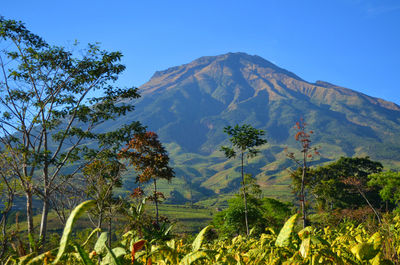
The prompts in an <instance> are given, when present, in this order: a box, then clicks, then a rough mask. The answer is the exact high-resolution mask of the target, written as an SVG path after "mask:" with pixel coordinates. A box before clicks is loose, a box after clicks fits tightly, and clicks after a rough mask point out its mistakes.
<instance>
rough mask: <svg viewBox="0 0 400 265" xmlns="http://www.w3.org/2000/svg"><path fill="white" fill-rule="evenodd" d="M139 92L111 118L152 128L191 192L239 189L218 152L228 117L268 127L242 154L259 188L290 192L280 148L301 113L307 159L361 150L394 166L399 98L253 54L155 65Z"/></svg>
mask: <svg viewBox="0 0 400 265" xmlns="http://www.w3.org/2000/svg"><path fill="white" fill-rule="evenodd" d="M140 93H141V95H142V97H141V99H139V100H136V101H133V102H132V104H134V105H135V106H136V110H135V111H134V112H132V113H131V114H130V115H129V117H128V118H126V117H125V118H124V119H120V120H117V121H115V123H114V124H113V125H112V126H117V125H118V124H122V123H124V122H126V121H127V119H128V120H139V121H141V122H142V123H143V124H145V125H147V126H148V128H149V130H153V131H156V132H157V133H158V134H159V135H160V138H161V140H162V141H163V143H165V145H166V146H167V148H168V150H169V152H170V155H171V158H172V163H173V166H174V168H175V171H176V173H177V177H178V178H177V179H176V180H175V181H174V182H173V185H172V187H173V188H174V189H176V191H178V192H180V193H181V194H182V195H184V196H185V197H188V196H189V188H188V187H190V189H191V190H192V192H193V196H194V198H196V199H201V198H205V197H206V196H210V195H212V194H224V193H229V192H233V191H235V190H236V189H237V188H238V187H239V185H240V180H239V168H238V166H239V163H238V161H235V160H227V159H225V158H224V157H223V155H222V153H221V152H219V151H218V150H219V148H220V146H221V145H223V144H228V141H227V136H226V135H225V134H224V133H223V128H224V127H225V126H227V125H235V124H244V123H247V124H250V125H252V126H254V127H256V128H258V129H263V130H265V131H266V139H267V140H268V144H267V145H265V146H263V147H262V152H261V154H260V155H258V156H257V157H255V158H252V159H251V160H249V161H248V165H247V166H246V171H247V172H251V173H252V174H253V175H256V176H257V179H258V181H259V183H260V185H261V186H262V188H263V189H264V190H265V192H266V194H269V195H273V196H277V197H284V196H288V191H289V186H288V185H289V184H290V181H289V177H288V175H289V174H288V172H287V171H286V169H287V168H288V167H290V166H293V163H292V162H291V161H290V160H288V159H286V155H285V150H284V149H285V147H287V146H288V147H289V149H290V148H296V146H298V145H297V143H296V142H295V140H294V137H293V135H294V131H293V125H294V124H295V123H296V121H298V120H299V119H300V117H303V118H304V119H305V121H306V122H307V124H308V128H309V129H310V130H313V131H314V132H315V133H314V135H313V137H312V142H313V144H314V145H315V146H318V147H319V148H320V152H321V157H320V158H318V159H317V160H316V161H314V163H324V162H327V161H331V160H335V159H337V158H339V157H340V156H365V155H369V156H370V157H371V158H372V159H374V160H378V161H381V162H383V163H384V164H385V165H386V166H388V167H392V168H399V167H400V162H399V161H400V140H399V135H400V107H399V106H398V105H396V104H394V103H392V102H388V101H385V100H382V99H379V98H374V97H370V96H368V95H365V94H362V93H359V92H356V91H354V90H351V89H347V88H344V87H340V86H337V85H334V84H330V83H328V82H323V81H317V82H315V83H310V82H307V81H305V80H303V79H302V78H300V77H299V76H297V75H296V74H294V73H292V72H289V71H287V70H285V69H282V68H280V67H278V66H276V65H274V64H273V63H271V62H269V61H267V60H265V59H263V58H261V57H259V56H255V55H254V56H252V55H248V54H246V53H228V54H224V55H220V56H205V57H201V58H199V59H197V60H194V61H192V62H190V63H188V64H184V65H181V66H175V67H172V68H169V69H167V70H164V71H159V72H156V73H155V74H154V75H153V76H152V78H151V79H150V80H149V81H148V82H147V83H145V84H144V85H142V86H141V87H140ZM105 126H110V125H105ZM297 149H299V148H298V147H297ZM165 188H166V189H167V186H165ZM171 189H172V188H169V190H171ZM169 190H168V191H169Z"/></svg>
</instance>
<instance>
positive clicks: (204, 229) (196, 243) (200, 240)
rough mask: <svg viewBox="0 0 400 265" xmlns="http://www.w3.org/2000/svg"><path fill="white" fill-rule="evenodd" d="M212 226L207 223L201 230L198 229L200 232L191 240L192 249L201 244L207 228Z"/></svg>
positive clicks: (198, 247) (195, 249)
mask: <svg viewBox="0 0 400 265" xmlns="http://www.w3.org/2000/svg"><path fill="white" fill-rule="evenodd" d="M211 228H212V226H211V225H208V226H206V227H204V228H203V230H201V231H200V233H199V234H198V235H197V236H196V238H195V240H194V241H193V244H192V250H193V251H197V250H199V249H200V248H201V245H202V244H203V241H204V235H205V234H206V233H207V231H208V230H210V229H211Z"/></svg>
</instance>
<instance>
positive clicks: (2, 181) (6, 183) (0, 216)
mask: <svg viewBox="0 0 400 265" xmlns="http://www.w3.org/2000/svg"><path fill="white" fill-rule="evenodd" d="M16 182H17V179H16V178H15V176H14V175H13V170H12V165H10V160H9V157H8V155H7V152H6V151H2V152H0V230H1V232H0V263H2V262H3V257H4V254H5V253H6V252H7V249H8V243H9V240H10V233H7V221H8V217H9V214H10V213H11V210H12V207H13V203H14V199H15V197H16V196H17V195H18V188H17V187H18V186H17V183H16Z"/></svg>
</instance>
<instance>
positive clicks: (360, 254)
mask: <svg viewBox="0 0 400 265" xmlns="http://www.w3.org/2000/svg"><path fill="white" fill-rule="evenodd" d="M351 252H352V253H353V254H354V256H356V257H357V259H358V260H360V261H364V260H365V261H366V260H370V259H372V258H373V257H375V256H376V254H378V252H379V250H375V249H374V245H373V244H372V243H368V242H363V243H358V244H356V245H354V246H353V247H352V248H351Z"/></svg>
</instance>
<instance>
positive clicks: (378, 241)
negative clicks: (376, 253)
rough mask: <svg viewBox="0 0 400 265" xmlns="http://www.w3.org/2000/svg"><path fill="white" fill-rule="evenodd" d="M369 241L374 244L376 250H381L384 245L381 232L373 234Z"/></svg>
mask: <svg viewBox="0 0 400 265" xmlns="http://www.w3.org/2000/svg"><path fill="white" fill-rule="evenodd" d="M367 242H368V243H371V244H373V246H374V249H375V250H379V249H380V248H381V247H382V237H381V234H380V233H379V232H376V233H375V234H373V235H372V236H371V237H370V238H369V239H368V241H367Z"/></svg>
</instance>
